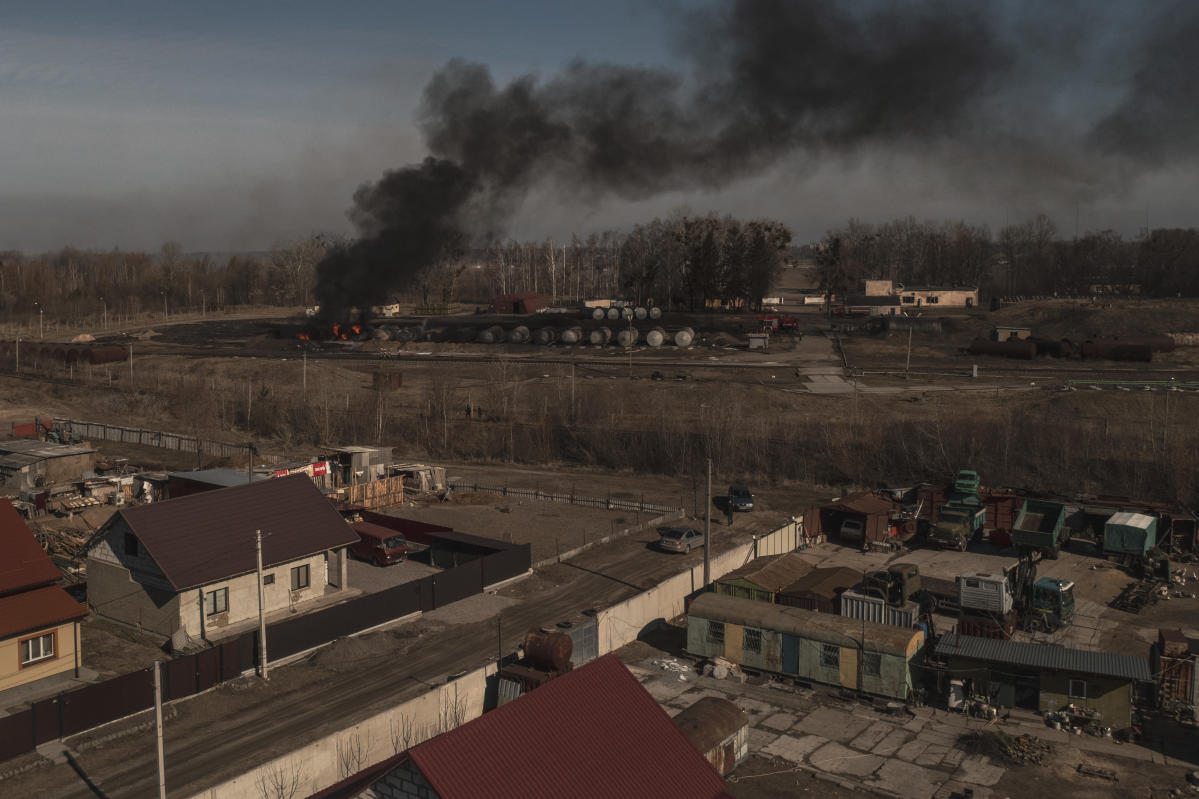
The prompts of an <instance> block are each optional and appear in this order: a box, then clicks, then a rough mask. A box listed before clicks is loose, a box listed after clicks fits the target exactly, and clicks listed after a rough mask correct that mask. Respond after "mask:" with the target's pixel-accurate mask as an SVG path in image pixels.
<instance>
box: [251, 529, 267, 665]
mask: <svg viewBox="0 0 1199 799" xmlns="http://www.w3.org/2000/svg"><path fill="white" fill-rule="evenodd" d="M254 557H255V559H256V561H257V566H258V662H259V663H260V664H261V668H260V671H259V673H260V674H261V676H262V679H263V680H265V679H267V676H266V602H265V601H264V598H263V590H264V589H263V586H262V531H261V530H255V531H254Z"/></svg>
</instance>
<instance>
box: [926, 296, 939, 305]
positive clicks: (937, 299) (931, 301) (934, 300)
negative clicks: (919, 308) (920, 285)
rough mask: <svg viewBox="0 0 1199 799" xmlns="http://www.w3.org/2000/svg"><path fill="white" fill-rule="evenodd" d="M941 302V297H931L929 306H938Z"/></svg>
mask: <svg viewBox="0 0 1199 799" xmlns="http://www.w3.org/2000/svg"><path fill="white" fill-rule="evenodd" d="M940 301H941V298H940V297H937V296H930V297H929V298H928V304H929V305H936V304H937V303H939V302H940Z"/></svg>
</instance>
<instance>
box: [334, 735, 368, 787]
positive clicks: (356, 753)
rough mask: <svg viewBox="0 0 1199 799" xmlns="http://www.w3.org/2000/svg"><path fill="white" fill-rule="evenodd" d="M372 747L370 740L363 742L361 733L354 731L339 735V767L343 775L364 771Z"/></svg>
mask: <svg viewBox="0 0 1199 799" xmlns="http://www.w3.org/2000/svg"><path fill="white" fill-rule="evenodd" d="M370 749H371V747H370V742H369V741H367V742H363V740H362V734H361V733H357V732H352V733H349V734H348V735H344V736H340V737H338V739H337V767H338V768H339V769H340V771H341V776H342V777H348V776H350V775H351V774H357V773H358V772H359V771H362V769H363V767H364V766H365V765H366V762H367V758H368V757H369V756H370Z"/></svg>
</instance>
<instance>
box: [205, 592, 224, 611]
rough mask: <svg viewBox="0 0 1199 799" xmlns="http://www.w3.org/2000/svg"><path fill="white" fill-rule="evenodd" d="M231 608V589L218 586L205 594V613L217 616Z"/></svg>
mask: <svg viewBox="0 0 1199 799" xmlns="http://www.w3.org/2000/svg"><path fill="white" fill-rule="evenodd" d="M228 610H229V589H228V588H218V589H217V590H215V591H209V592H208V593H207V594H205V595H204V615H205V616H215V615H216V614H218V613H225V612H226V611H228Z"/></svg>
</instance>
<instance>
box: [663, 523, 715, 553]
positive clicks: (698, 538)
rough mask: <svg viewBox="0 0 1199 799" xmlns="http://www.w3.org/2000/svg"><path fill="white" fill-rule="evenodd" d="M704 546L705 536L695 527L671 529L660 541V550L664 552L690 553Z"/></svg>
mask: <svg viewBox="0 0 1199 799" xmlns="http://www.w3.org/2000/svg"><path fill="white" fill-rule="evenodd" d="M703 545H704V534H703V533H702V532H700V531H699V530H696V529H695V528H694V527H671V528H670V529H669V530H667V531H666V532H664V533H662V537H661V538H660V539H659V540H658V549H661V550H663V551H664V552H690V551H691V548H692V547H702V546H703Z"/></svg>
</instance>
